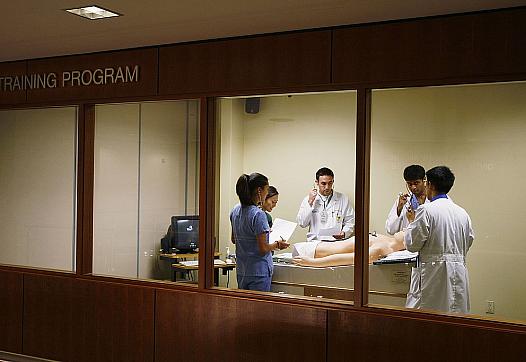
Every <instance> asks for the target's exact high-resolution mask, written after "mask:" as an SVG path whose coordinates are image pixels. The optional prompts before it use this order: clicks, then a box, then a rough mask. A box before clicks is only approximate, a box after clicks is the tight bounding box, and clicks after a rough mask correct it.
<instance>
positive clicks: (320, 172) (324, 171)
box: [316, 167, 334, 180]
mask: <svg viewBox="0 0 526 362" xmlns="http://www.w3.org/2000/svg"><path fill="white" fill-rule="evenodd" d="M321 176H331V177H332V178H334V172H332V170H331V169H330V168H328V167H322V168H320V169H319V170H318V171H317V172H316V180H319V179H320V177H321Z"/></svg>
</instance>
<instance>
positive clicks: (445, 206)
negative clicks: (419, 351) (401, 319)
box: [405, 166, 474, 313]
mask: <svg viewBox="0 0 526 362" xmlns="http://www.w3.org/2000/svg"><path fill="white" fill-rule="evenodd" d="M426 177H427V185H426V186H427V189H426V193H427V198H428V199H429V201H430V202H429V203H427V204H424V205H421V206H420V207H419V208H418V209H417V210H409V211H408V213H407V217H408V219H409V221H410V224H409V225H408V227H407V229H406V232H405V243H406V246H407V250H409V251H412V252H416V251H418V252H420V256H419V263H418V265H417V267H415V268H413V272H412V275H411V286H410V289H409V293H408V294H407V301H406V307H409V308H421V309H431V310H438V311H444V312H456V313H468V312H469V308H470V305H469V280H468V270H467V268H466V254H467V253H468V250H469V248H470V247H471V244H472V243H473V238H474V234H473V228H472V226H471V219H470V218H469V215H468V214H467V212H466V211H465V210H464V209H463V208H461V207H460V206H458V205H456V204H455V203H453V201H451V199H449V197H448V196H447V193H448V192H449V190H450V189H451V187H452V186H453V183H454V181H455V176H454V175H453V173H452V172H451V170H450V169H449V168H448V167H446V166H438V167H434V168H432V169H430V170H428V171H427V172H426Z"/></svg>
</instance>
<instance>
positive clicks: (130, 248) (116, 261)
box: [93, 101, 199, 279]
mask: <svg viewBox="0 0 526 362" xmlns="http://www.w3.org/2000/svg"><path fill="white" fill-rule="evenodd" d="M198 111H199V106H198V102H196V101H178V102H150V103H141V104H119V105H100V106H97V107H96V128H95V132H96V134H95V187H94V257H93V263H94V265H93V268H94V273H96V274H106V275H115V276H123V277H139V278H148V279H150V278H153V279H168V278H169V276H170V268H169V262H163V261H160V260H159V255H158V254H159V248H160V239H161V237H162V236H163V235H164V234H165V233H166V230H167V228H168V226H169V224H170V217H171V216H172V215H185V214H188V215H190V214H198V212H199V210H198V195H197V194H196V191H197V190H198V187H197V186H196V185H197V182H198V178H197V169H196V167H198V165H199V162H198V150H199V147H198V132H197V125H198V119H199V113H198Z"/></svg>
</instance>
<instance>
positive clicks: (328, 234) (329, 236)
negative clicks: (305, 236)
mask: <svg viewBox="0 0 526 362" xmlns="http://www.w3.org/2000/svg"><path fill="white" fill-rule="evenodd" d="M339 233H341V226H340V225H337V226H335V227H332V228H327V229H320V231H319V232H318V238H317V239H318V240H324V241H334V240H336V239H335V238H334V237H333V235H336V234H339Z"/></svg>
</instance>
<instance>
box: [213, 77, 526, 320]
mask: <svg viewBox="0 0 526 362" xmlns="http://www.w3.org/2000/svg"><path fill="white" fill-rule="evenodd" d="M525 105H526V83H498V84H479V85H464V86H445V87H423V88H407V89H382V90H373V91H372V103H371V167H370V169H371V171H370V172H371V173H370V230H369V232H370V235H372V236H370V238H371V237H373V236H374V237H376V236H380V237H383V235H387V231H386V219H387V217H388V214H389V211H390V209H391V207H392V206H393V202H395V200H396V199H397V197H398V195H399V193H401V192H402V193H407V192H408V188H407V184H406V182H405V180H404V174H403V173H404V169H405V168H406V167H407V166H409V165H421V166H423V168H424V169H425V170H429V169H431V168H433V167H435V166H442V165H445V166H448V167H449V168H450V169H451V170H452V172H453V173H454V175H455V182H454V186H453V187H452V189H451V191H450V192H449V193H448V195H447V196H448V198H449V199H450V200H452V201H453V202H454V203H455V204H457V205H460V206H461V207H462V208H464V209H465V210H466V212H467V213H468V214H469V217H470V218H471V222H472V227H473V230H474V236H475V237H474V241H473V243H472V245H471V247H470V248H469V252H468V254H467V256H466V259H465V265H466V268H467V270H468V272H469V301H470V309H469V311H468V313H467V314H468V315H476V316H482V317H484V318H498V319H507V320H521V319H524V317H525V316H526V291H525V290H524V287H523V286H524V285H525V284H526V280H525V279H526V277H524V275H523V274H524V273H522V272H520V270H521V267H525V266H526V260H525V259H526V258H525V252H524V251H523V249H522V248H521V244H522V241H521V239H522V238H521V234H522V230H521V229H520V227H521V224H522V220H524V219H525V215H524V214H525V213H526V211H524V208H523V207H522V205H524V201H526V200H525V198H526V196H525V195H523V194H522V192H521V190H522V188H521V184H520V183H521V180H523V179H524V176H525V170H524V167H523V166H522V165H523V160H524V158H525V157H526V145H525V144H524V142H523V140H524V139H525V137H526V123H524V119H525V117H526V106H525ZM217 116H218V132H217V168H216V169H217V170H218V173H217V183H218V184H217V192H216V199H217V200H216V205H217V207H216V220H217V225H216V231H215V233H216V235H217V238H216V240H218V242H217V250H216V251H217V252H218V253H219V254H221V255H223V254H225V253H227V252H228V253H229V254H235V248H236V246H235V245H234V244H233V243H232V242H231V235H232V234H231V233H232V228H231V223H230V212H231V210H232V209H233V208H234V207H235V205H236V204H238V203H239V198H238V195H237V194H236V182H237V181H238V178H239V177H240V176H241V175H242V174H244V173H246V174H250V173H252V172H259V173H261V174H263V175H265V176H266V177H267V178H268V183H269V185H271V186H274V187H275V189H276V190H277V193H278V197H277V204H276V205H275V207H274V208H273V209H272V210H271V211H270V212H269V214H270V216H271V218H272V220H273V221H274V222H276V221H277V222H278V224H279V225H280V226H279V228H280V230H282V229H281V224H280V223H282V222H283V223H285V224H286V225H288V229H287V232H289V233H290V236H289V235H288V234H287V238H286V239H287V240H286V241H287V242H288V243H289V244H291V245H290V246H289V247H287V248H284V249H283V250H276V251H274V253H273V256H272V260H273V268H274V270H273V275H272V284H271V292H274V293H281V294H288V295H301V296H311V297H316V298H328V299H336V300H345V301H351V300H352V299H353V278H354V267H353V265H324V266H310V265H298V264H296V263H294V256H293V254H294V253H295V252H296V249H297V248H296V247H295V245H298V246H299V245H300V243H305V242H306V240H307V238H308V235H307V233H308V231H309V230H308V227H307V228H302V227H301V226H300V225H295V226H294V225H293V223H297V222H298V221H297V215H298V211H299V209H300V205H301V204H302V201H303V200H304V199H305V198H306V197H308V195H309V192H311V191H312V190H313V188H317V192H320V187H319V185H316V184H315V180H316V171H318V170H319V169H320V168H322V167H327V168H329V169H330V170H332V171H333V173H334V184H333V192H334V193H335V194H336V193H341V194H343V195H346V196H347V197H348V199H349V203H350V205H351V206H352V207H353V208H354V205H355V162H356V161H355V160H356V150H355V148H356V92H354V91H341V92H340V91H339V92H322V93H307V94H285V95H268V96H260V97H252V98H242V97H239V98H221V99H219V100H218V111H217ZM514 199H515V200H514ZM291 225H292V226H291ZM283 230H284V229H283ZM283 232H285V231H283ZM279 236H280V237H282V235H279ZM387 237H392V236H391V235H387ZM351 241H352V239H346V240H343V241H335V242H336V243H338V242H341V243H344V242H351ZM271 242H272V240H271ZM280 249H281V248H280ZM403 249H405V248H404V247H403V245H402V246H399V247H397V248H396V250H394V252H395V253H394V254H396V255H394V257H393V258H391V259H392V260H389V256H390V255H387V258H385V255H381V257H380V258H379V260H371V263H370V264H369V304H370V305H378V306H382V307H396V308H403V307H404V306H405V303H406V297H407V292H408V291H409V286H410V283H411V269H412V267H413V266H415V263H416V255H417V254H416V253H410V252H408V251H404V250H403ZM339 264H341V263H339ZM349 264H352V262H350V263H349ZM224 274H225V275H221V276H220V279H219V286H221V287H227V288H237V287H238V285H237V278H236V268H234V269H233V270H231V271H230V272H228V273H224Z"/></svg>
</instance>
